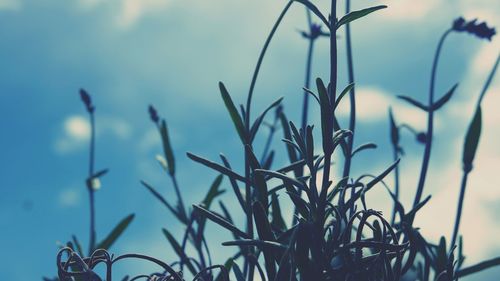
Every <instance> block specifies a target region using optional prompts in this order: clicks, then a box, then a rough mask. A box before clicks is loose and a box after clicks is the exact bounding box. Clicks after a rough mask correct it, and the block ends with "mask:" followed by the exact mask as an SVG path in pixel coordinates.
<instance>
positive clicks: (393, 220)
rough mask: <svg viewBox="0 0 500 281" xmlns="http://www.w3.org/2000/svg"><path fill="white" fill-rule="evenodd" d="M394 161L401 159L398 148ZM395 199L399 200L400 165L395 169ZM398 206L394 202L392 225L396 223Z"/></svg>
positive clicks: (395, 151)
mask: <svg viewBox="0 0 500 281" xmlns="http://www.w3.org/2000/svg"><path fill="white" fill-rule="evenodd" d="M393 155H394V158H393V161H394V162H396V161H397V160H398V159H399V152H398V148H397V147H396V146H394V147H393ZM394 197H395V198H396V200H399V165H397V166H396V167H395V168H394ZM396 204H397V202H394V207H393V208H392V217H391V225H394V222H395V221H396Z"/></svg>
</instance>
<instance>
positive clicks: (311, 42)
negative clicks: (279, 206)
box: [292, 7, 315, 225]
mask: <svg viewBox="0 0 500 281" xmlns="http://www.w3.org/2000/svg"><path fill="white" fill-rule="evenodd" d="M306 17H307V26H308V27H309V35H311V34H312V20H311V11H310V10H309V8H307V7H306ZM314 40H315V39H313V38H312V36H310V37H309V46H308V49H307V61H306V74H305V76H306V77H305V79H304V87H305V88H306V89H309V87H310V85H311V66H312V58H313V50H314ZM308 112H309V94H308V93H307V92H306V91H304V100H303V103H302V124H301V128H302V131H304V132H305V131H306V126H307V118H308V115H309V114H308ZM298 171H300V174H297V175H295V176H296V177H300V176H302V175H303V174H304V168H301V169H299V170H298ZM298 192H299V195H302V190H301V189H299V190H298ZM293 214H294V216H293V219H292V225H295V224H296V223H297V217H298V214H299V211H298V210H297V207H294V211H293Z"/></svg>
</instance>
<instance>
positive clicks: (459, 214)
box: [450, 171, 469, 248]
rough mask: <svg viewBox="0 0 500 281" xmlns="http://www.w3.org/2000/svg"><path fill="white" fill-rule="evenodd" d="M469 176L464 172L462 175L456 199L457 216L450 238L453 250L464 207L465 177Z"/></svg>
mask: <svg viewBox="0 0 500 281" xmlns="http://www.w3.org/2000/svg"><path fill="white" fill-rule="evenodd" d="M468 176H469V172H466V171H464V174H463V176H462V184H461V185H460V195H459V198H458V206H457V214H456V218H455V226H454V227H453V234H452V238H451V244H450V248H453V246H454V245H455V242H456V241H457V236H458V228H459V226H460V219H461V217H462V208H463V205H464V198H465V187H466V186H467V177H468Z"/></svg>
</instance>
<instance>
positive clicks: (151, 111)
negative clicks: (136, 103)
mask: <svg viewBox="0 0 500 281" xmlns="http://www.w3.org/2000/svg"><path fill="white" fill-rule="evenodd" d="M148 111H149V117H150V118H151V121H153V123H155V124H158V122H160V117H159V116H158V112H157V111H156V109H155V108H154V107H153V106H152V105H149V107H148Z"/></svg>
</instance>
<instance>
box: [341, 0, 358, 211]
mask: <svg viewBox="0 0 500 281" xmlns="http://www.w3.org/2000/svg"><path fill="white" fill-rule="evenodd" d="M350 12H351V1H350V0H346V11H345V13H346V14H349V13H350ZM345 34H346V54H347V76H348V79H349V84H352V83H354V63H353V60H352V44H351V25H350V24H349V23H347V24H346V25H345ZM349 103H350V107H351V108H350V115H349V130H350V131H351V132H352V134H351V136H350V137H349V138H348V140H347V156H346V158H345V161H344V172H343V177H348V176H349V174H350V172H351V160H352V157H351V152H352V148H353V145H354V130H355V128H356V99H355V92H354V87H352V88H351V90H350V92H349ZM353 195H354V188H352V189H351V196H353ZM353 212H354V209H351V215H352V213H353Z"/></svg>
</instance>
